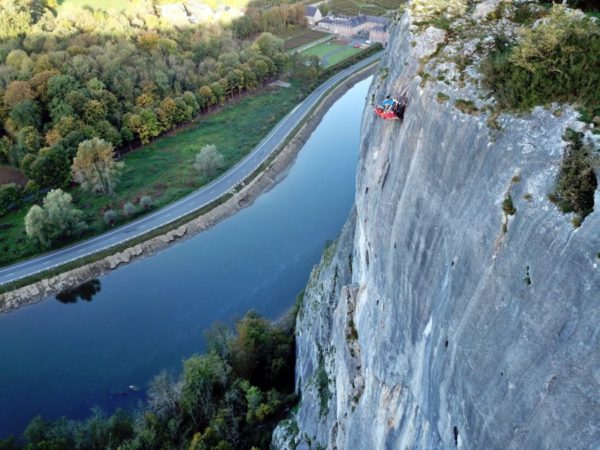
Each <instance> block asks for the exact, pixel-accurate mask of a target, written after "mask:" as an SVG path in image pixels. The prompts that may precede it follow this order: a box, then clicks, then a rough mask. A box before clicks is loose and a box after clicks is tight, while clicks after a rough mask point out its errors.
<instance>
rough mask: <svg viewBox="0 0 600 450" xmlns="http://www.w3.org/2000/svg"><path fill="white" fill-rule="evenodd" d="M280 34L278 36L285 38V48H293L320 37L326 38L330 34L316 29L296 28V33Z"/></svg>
mask: <svg viewBox="0 0 600 450" xmlns="http://www.w3.org/2000/svg"><path fill="white" fill-rule="evenodd" d="M286 34H287V33H285V34H278V36H279V37H280V38H282V39H284V42H283V48H284V50H292V49H294V48H298V47H301V46H303V45H306V44H308V43H310V42H313V41H316V40H318V39H321V38H324V37H325V36H329V34H327V33H322V32H320V31H315V30H307V29H302V30H295V32H294V33H291V34H287V35H286Z"/></svg>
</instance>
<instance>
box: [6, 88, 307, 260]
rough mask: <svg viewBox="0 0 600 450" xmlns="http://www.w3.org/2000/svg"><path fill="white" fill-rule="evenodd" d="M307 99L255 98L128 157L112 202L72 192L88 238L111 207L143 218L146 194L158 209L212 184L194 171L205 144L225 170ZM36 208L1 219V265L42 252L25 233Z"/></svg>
mask: <svg viewBox="0 0 600 450" xmlns="http://www.w3.org/2000/svg"><path fill="white" fill-rule="evenodd" d="M302 96H303V94H302V90H301V88H300V86H298V85H295V84H292V87H290V88H280V89H277V90H271V91H267V92H262V93H259V94H256V95H252V96H249V97H246V98H244V99H242V100H240V101H239V102H236V103H234V104H230V105H227V106H225V107H223V109H222V110H221V111H219V112H217V113H215V114H213V115H209V116H203V117H201V118H200V121H199V122H198V123H195V124H193V125H191V126H190V127H189V128H187V129H185V130H181V131H180V132H178V133H176V134H173V135H171V136H164V137H162V138H159V139H157V140H156V141H155V142H154V143H152V144H150V145H147V146H145V147H143V148H141V149H139V150H137V151H135V152H132V153H129V154H127V155H125V157H124V158H123V161H124V162H125V169H124V171H123V174H122V177H121V182H120V184H119V185H118V187H117V192H116V194H115V195H114V196H113V197H112V198H107V197H105V196H99V195H92V194H89V193H86V192H84V191H82V190H81V189H72V190H71V194H72V195H73V200H74V203H75V205H76V206H77V207H78V208H80V209H81V210H83V212H84V214H85V221H86V223H87V224H88V225H89V230H88V232H87V234H86V236H92V235H95V234H99V233H101V232H103V231H105V230H106V229H108V226H107V225H105V224H104V222H103V219H102V216H103V214H104V212H105V211H106V210H108V209H114V210H115V211H117V212H118V213H119V214H121V213H122V208H123V204H124V203H125V202H127V201H130V202H132V203H134V204H136V206H137V208H138V214H141V213H143V211H140V208H139V206H138V205H137V204H138V202H139V199H140V197H141V196H143V195H150V196H151V197H152V199H153V200H154V209H155V208H158V207H161V206H164V205H165V204H167V203H170V202H172V201H173V200H175V199H177V198H180V197H182V196H184V195H186V194H189V193H190V192H192V191H194V190H196V189H198V188H199V187H201V186H202V185H204V184H206V183H207V182H208V181H210V180H208V179H206V178H203V177H199V176H198V174H197V173H196V172H195V170H194V169H193V167H192V161H193V159H194V156H195V155H196V153H198V151H199V150H200V148H201V147H202V146H203V145H206V144H214V145H216V146H217V149H218V150H219V151H220V152H221V153H223V155H224V156H225V161H226V168H225V169H224V171H225V170H227V169H229V168H230V167H231V166H233V165H234V164H235V163H236V162H238V161H239V160H240V159H242V158H243V157H244V156H245V155H246V154H248V153H249V152H250V150H252V148H254V147H255V146H256V145H257V144H258V143H259V142H260V140H261V139H262V138H263V137H264V136H266V134H267V133H268V132H269V130H271V129H272V127H273V126H274V125H275V124H276V123H277V122H278V121H279V120H280V119H281V118H283V116H284V115H285V114H286V113H287V112H288V111H290V110H291V109H292V108H293V107H294V106H295V105H297V104H298V101H299V100H300V98H301V97H302ZM30 206H31V205H25V206H23V207H22V208H21V209H19V210H17V211H14V212H12V213H10V214H8V215H6V216H4V217H0V232H1V233H2V241H1V243H0V265H6V264H9V263H11V262H15V261H17V260H20V259H23V258H27V257H29V256H32V255H34V254H36V253H37V252H39V249H38V248H37V246H36V245H34V244H33V243H32V242H31V241H30V240H29V239H28V238H27V236H26V234H25V226H24V218H25V215H26V214H27V211H28V210H29V207H30ZM117 225H118V224H117Z"/></svg>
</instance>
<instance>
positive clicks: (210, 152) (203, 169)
mask: <svg viewBox="0 0 600 450" xmlns="http://www.w3.org/2000/svg"><path fill="white" fill-rule="evenodd" d="M224 166H225V158H223V155H222V154H221V153H219V151H218V150H217V147H216V146H215V145H205V146H204V147H202V149H200V152H199V153H198V154H197V155H196V158H195V159H194V169H196V170H197V171H198V172H199V173H200V175H202V176H205V177H212V176H214V175H215V174H216V173H217V172H218V171H219V170H220V169H222V168H223V167H224Z"/></svg>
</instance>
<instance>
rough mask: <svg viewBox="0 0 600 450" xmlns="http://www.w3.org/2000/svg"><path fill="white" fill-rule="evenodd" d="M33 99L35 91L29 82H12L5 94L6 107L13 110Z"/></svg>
mask: <svg viewBox="0 0 600 450" xmlns="http://www.w3.org/2000/svg"><path fill="white" fill-rule="evenodd" d="M32 98H33V91H32V89H31V83H29V81H12V82H11V83H10V84H9V85H8V86H7V87H6V91H5V92H4V105H5V106H6V107H7V108H12V107H13V106H15V105H16V104H18V103H21V102H23V101H25V100H30V99H32Z"/></svg>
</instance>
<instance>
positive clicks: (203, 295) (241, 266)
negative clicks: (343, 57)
mask: <svg viewBox="0 0 600 450" xmlns="http://www.w3.org/2000/svg"><path fill="white" fill-rule="evenodd" d="M369 83H370V79H367V80H364V81H361V82H359V83H358V84H357V85H355V86H354V87H353V88H352V89H350V90H349V91H348V92H347V93H346V94H344V96H343V97H341V98H340V99H339V100H338V101H337V102H336V103H335V104H334V105H333V106H332V107H331V109H330V110H329V111H328V112H327V114H326V115H325V117H324V118H323V121H322V122H321V124H320V125H319V127H318V128H317V129H316V130H315V132H314V133H313V134H312V136H311V137H310V139H309V140H308V141H307V143H306V144H305V146H304V147H303V149H302V150H301V151H300V153H299V155H298V158H297V160H296V161H295V162H294V164H293V166H291V167H290V169H289V170H288V172H287V173H285V174H282V180H281V182H280V183H278V184H277V185H276V186H275V187H274V188H273V189H271V190H270V191H268V192H267V193H265V194H263V195H261V196H260V197H259V198H258V199H257V200H256V201H255V202H254V203H253V204H252V205H251V206H250V207H248V208H246V209H244V210H242V211H240V212H238V213H237V214H236V215H234V216H232V217H230V218H229V219H227V220H224V221H222V222H220V223H219V224H217V225H216V226H214V227H213V228H211V229H209V230H207V231H205V232H203V233H200V234H198V235H196V236H195V237H193V238H190V239H188V240H185V241H182V242H181V243H178V244H175V245H173V246H172V247H170V248H168V249H166V250H164V251H162V252H160V253H158V254H156V255H154V256H152V257H149V258H146V259H143V260H141V261H138V262H135V263H133V264H130V265H128V266H125V267H122V268H120V269H118V270H115V271H114V272H111V273H110V274H108V275H106V276H104V277H102V278H100V279H99V280H96V281H94V282H92V283H88V284H87V285H85V286H83V287H82V288H81V289H80V292H79V293H78V295H77V294H74V293H72V294H70V295H66V294H65V295H61V296H59V297H60V300H57V299H48V300H46V301H43V302H40V303H38V304H35V305H32V306H29V307H24V308H21V309H19V310H16V311H14V312H12V313H9V314H4V315H0V437H5V436H6V435H8V434H10V433H20V432H21V431H22V430H23V428H24V427H25V426H26V424H27V423H28V422H29V421H30V420H31V419H32V418H33V417H34V416H35V415H37V414H41V415H42V416H44V417H45V418H56V417H60V416H62V415H65V416H67V417H70V418H81V417H84V416H86V415H87V414H88V413H89V410H90V408H91V407H93V406H99V407H101V408H102V409H104V410H106V411H107V412H110V411H112V410H114V409H115V408H117V407H132V406H135V404H136V403H137V402H138V401H139V400H140V399H143V395H144V393H143V390H144V388H145V387H146V386H147V384H148V382H149V381H150V379H151V378H152V377H153V376H154V375H155V374H157V373H158V372H159V371H160V370H162V369H167V370H170V371H173V372H177V371H179V370H180V367H181V360H182V359H183V358H185V357H187V356H190V355H191V354H193V353H197V352H202V350H203V346H204V344H203V337H202V333H203V330H205V329H206V328H207V327H208V326H209V325H210V324H211V323H212V322H214V321H215V320H221V321H231V320H234V319H235V318H238V317H240V316H242V315H243V314H244V313H245V312H246V311H248V310H249V309H255V310H257V311H259V312H260V313H262V314H264V315H266V316H267V317H269V318H272V319H276V318H277V317H279V316H281V315H282V314H283V313H284V311H286V310H287V309H288V308H289V307H290V306H291V305H292V304H293V302H294V299H295V297H296V295H297V294H298V293H299V292H300V290H302V288H303V287H304V286H305V284H306V281H307V278H308V275H309V273H310V270H311V268H312V267H313V265H314V264H315V263H317V262H318V260H319V257H320V254H321V251H322V250H323V247H324V245H325V243H326V241H328V240H331V239H334V238H335V237H336V235H337V234H338V232H339V230H340V228H341V226H342V224H343V223H344V221H345V219H346V217H347V215H348V213H349V212H350V208H351V206H352V203H353V200H354V180H355V172H356V162H357V158H358V145H359V132H360V122H361V115H362V113H363V110H364V105H365V97H366V94H367V90H368V87H369ZM130 385H136V386H139V387H140V388H141V391H140V392H133V391H131V390H129V389H128V386H130Z"/></svg>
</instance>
